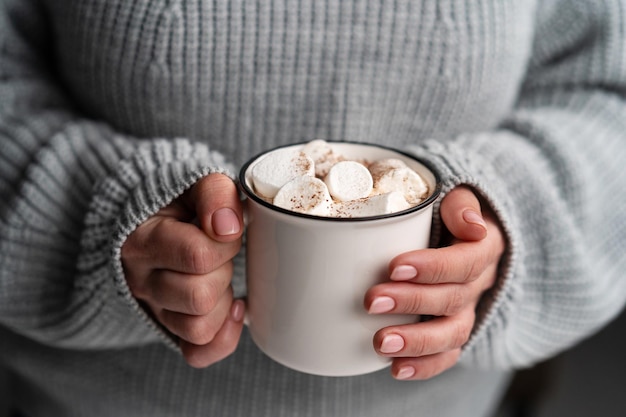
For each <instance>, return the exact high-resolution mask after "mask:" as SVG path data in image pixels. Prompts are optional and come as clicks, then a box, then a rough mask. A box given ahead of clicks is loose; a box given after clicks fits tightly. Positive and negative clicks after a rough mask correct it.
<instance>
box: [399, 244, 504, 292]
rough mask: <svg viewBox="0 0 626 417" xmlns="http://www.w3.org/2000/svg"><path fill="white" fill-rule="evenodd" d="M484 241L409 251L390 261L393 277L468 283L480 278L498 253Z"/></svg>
mask: <svg viewBox="0 0 626 417" xmlns="http://www.w3.org/2000/svg"><path fill="white" fill-rule="evenodd" d="M490 247H491V246H490V245H489V244H485V243H484V242H482V241H481V242H461V243H457V244H454V245H452V246H447V247H445V248H438V249H422V250H419V251H413V252H407V253H404V254H402V255H400V256H398V257H396V258H394V259H393V260H392V261H391V262H390V264H389V268H390V274H389V277H390V279H391V280H392V281H410V282H415V283H421V284H441V283H465V282H471V281H474V280H475V279H477V278H478V277H479V276H480V274H482V272H483V271H484V270H485V269H486V268H487V267H488V266H489V265H490V264H491V263H493V262H497V260H498V259H499V256H500V255H499V254H498V253H494V252H493V251H492V250H491V249H490Z"/></svg>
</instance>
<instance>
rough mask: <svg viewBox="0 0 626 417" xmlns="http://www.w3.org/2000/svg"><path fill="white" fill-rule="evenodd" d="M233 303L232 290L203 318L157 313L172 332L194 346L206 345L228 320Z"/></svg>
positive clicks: (161, 321) (167, 311) (173, 312)
mask: <svg viewBox="0 0 626 417" xmlns="http://www.w3.org/2000/svg"><path fill="white" fill-rule="evenodd" d="M232 302H233V297H232V290H231V291H228V292H227V293H226V294H224V295H222V297H220V299H219V300H218V302H217V304H216V305H215V308H214V309H213V310H211V312H210V313H209V314H205V315H203V316H197V315H191V314H184V313H178V312H175V311H171V310H160V311H158V312H157V314H156V315H157V320H158V321H159V322H160V323H161V324H163V325H164V326H165V327H166V328H167V329H168V330H169V331H170V332H172V333H173V334H175V335H176V336H178V337H180V338H181V339H182V340H185V341H187V342H189V343H192V344H194V345H206V344H207V343H210V342H211V340H213V339H214V338H215V336H216V334H217V332H218V331H219V329H220V328H221V327H222V325H223V324H224V321H225V320H226V319H227V318H228V314H229V310H230V307H231V305H232Z"/></svg>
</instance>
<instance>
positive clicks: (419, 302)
mask: <svg viewBox="0 0 626 417" xmlns="http://www.w3.org/2000/svg"><path fill="white" fill-rule="evenodd" d="M423 304H424V294H423V293H422V292H421V291H413V293H412V294H411V297H410V298H409V299H408V300H407V301H406V305H405V306H404V310H405V311H404V312H406V313H414V314H418V313H420V312H421V311H422V310H421V309H422V306H423Z"/></svg>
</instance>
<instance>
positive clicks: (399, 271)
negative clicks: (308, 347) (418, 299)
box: [389, 265, 417, 281]
mask: <svg viewBox="0 0 626 417" xmlns="http://www.w3.org/2000/svg"><path fill="white" fill-rule="evenodd" d="M416 276H417V269H415V267H414V266H411V265H399V266H396V267H395V268H394V269H393V271H391V275H390V276H389V278H391V279H392V280H393V281H408V280H410V279H413V278H415V277H416Z"/></svg>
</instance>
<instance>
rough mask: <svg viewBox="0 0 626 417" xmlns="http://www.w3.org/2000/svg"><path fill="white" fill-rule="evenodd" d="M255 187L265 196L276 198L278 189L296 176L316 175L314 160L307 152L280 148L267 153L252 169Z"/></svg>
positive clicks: (251, 173)
mask: <svg viewBox="0 0 626 417" xmlns="http://www.w3.org/2000/svg"><path fill="white" fill-rule="evenodd" d="M250 175H251V176H252V183H253V184H254V189H255V191H256V192H257V193H258V194H261V196H263V197H265V198H274V196H275V195H276V193H277V192H278V190H279V189H280V188H281V187H282V186H283V185H285V184H286V183H288V182H289V181H291V180H292V179H294V178H296V177H300V176H302V175H307V176H314V175H315V166H314V163H313V160H312V159H311V158H310V157H309V156H307V155H306V154H305V153H303V152H300V151H294V150H291V149H279V150H277V151H275V152H272V153H269V154H267V155H266V156H265V157H264V158H262V159H261V160H260V161H259V162H258V163H257V164H256V165H254V166H253V167H252V170H251V171H250Z"/></svg>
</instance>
